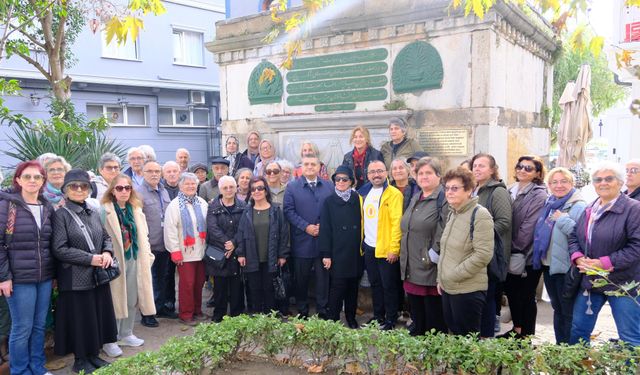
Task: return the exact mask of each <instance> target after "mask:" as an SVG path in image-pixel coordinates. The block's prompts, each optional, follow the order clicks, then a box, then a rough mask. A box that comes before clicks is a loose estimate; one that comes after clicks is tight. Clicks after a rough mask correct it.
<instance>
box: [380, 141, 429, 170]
mask: <svg viewBox="0 0 640 375" xmlns="http://www.w3.org/2000/svg"><path fill="white" fill-rule="evenodd" d="M392 142H393V141H386V142H384V143H383V144H382V146H380V152H381V153H382V157H383V158H384V164H385V165H386V166H387V170H389V171H390V170H391V162H392V161H393V160H394V159H397V158H401V159H404V160H407V158H409V157H410V156H413V154H415V153H416V152H418V151H424V150H423V149H422V146H420V144H419V143H418V141H416V140H415V139H413V138H409V137H405V138H404V139H403V140H402V142H400V146H398V149H397V150H396V152H393V145H392V144H391V143H392Z"/></svg>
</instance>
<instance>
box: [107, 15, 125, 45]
mask: <svg viewBox="0 0 640 375" xmlns="http://www.w3.org/2000/svg"><path fill="white" fill-rule="evenodd" d="M121 28H122V22H120V19H119V18H117V17H114V18H112V19H110V20H109V21H108V22H107V24H106V25H105V31H106V33H107V35H106V38H107V44H109V43H111V41H112V40H113V37H119V35H120V29H121Z"/></svg>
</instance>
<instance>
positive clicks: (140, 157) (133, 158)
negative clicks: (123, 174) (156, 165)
mask: <svg viewBox="0 0 640 375" xmlns="http://www.w3.org/2000/svg"><path fill="white" fill-rule="evenodd" d="M129 160H136V161H139V160H144V158H143V157H142V156H132V157H130V158H129Z"/></svg>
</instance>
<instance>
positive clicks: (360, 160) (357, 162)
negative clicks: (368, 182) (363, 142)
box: [353, 147, 368, 182]
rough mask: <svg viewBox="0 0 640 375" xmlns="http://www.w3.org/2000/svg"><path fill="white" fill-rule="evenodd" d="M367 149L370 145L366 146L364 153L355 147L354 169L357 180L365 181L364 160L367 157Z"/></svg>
mask: <svg viewBox="0 0 640 375" xmlns="http://www.w3.org/2000/svg"><path fill="white" fill-rule="evenodd" d="M367 149H368V147H365V149H364V150H363V151H362V153H359V152H358V149H357V148H355V147H354V148H353V171H354V174H355V177H356V180H358V181H362V182H364V179H365V175H364V168H365V166H364V160H365V158H366V157H367Z"/></svg>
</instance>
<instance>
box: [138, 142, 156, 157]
mask: <svg viewBox="0 0 640 375" xmlns="http://www.w3.org/2000/svg"><path fill="white" fill-rule="evenodd" d="M138 148H139V149H140V151H142V153H143V154H144V159H145V160H156V151H155V150H154V149H153V147H151V146H149V145H140V146H138Z"/></svg>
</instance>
